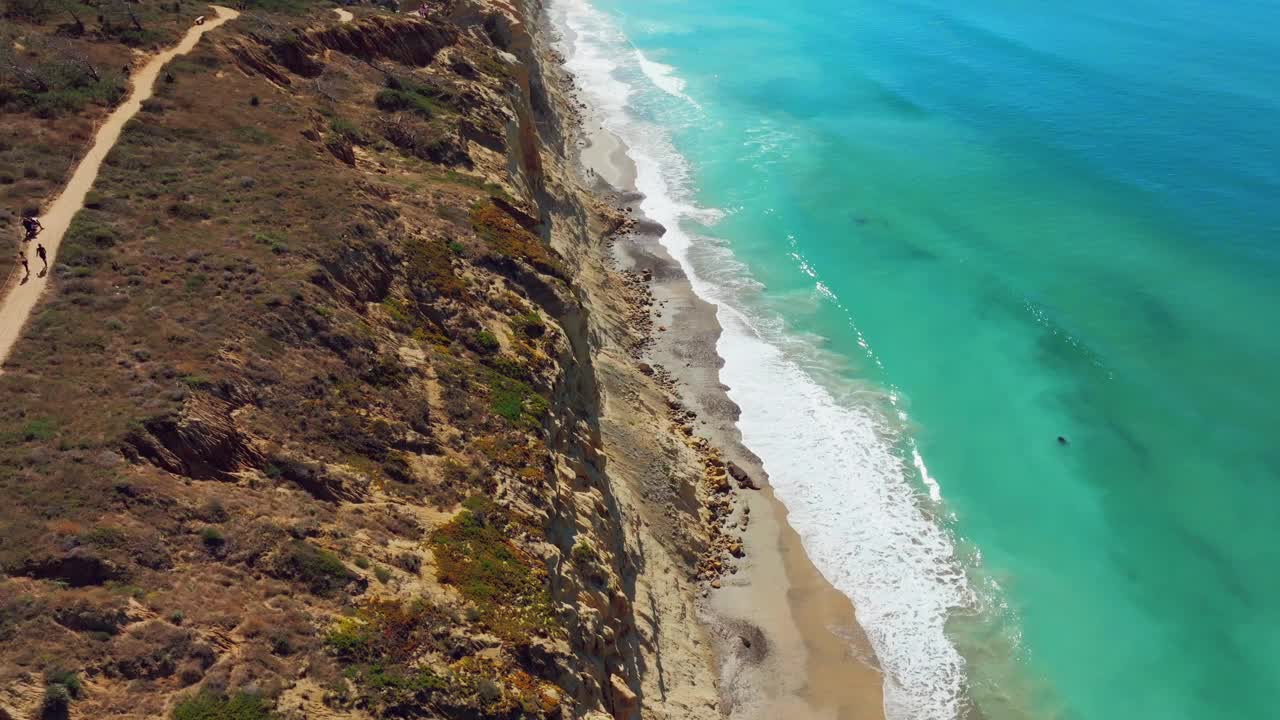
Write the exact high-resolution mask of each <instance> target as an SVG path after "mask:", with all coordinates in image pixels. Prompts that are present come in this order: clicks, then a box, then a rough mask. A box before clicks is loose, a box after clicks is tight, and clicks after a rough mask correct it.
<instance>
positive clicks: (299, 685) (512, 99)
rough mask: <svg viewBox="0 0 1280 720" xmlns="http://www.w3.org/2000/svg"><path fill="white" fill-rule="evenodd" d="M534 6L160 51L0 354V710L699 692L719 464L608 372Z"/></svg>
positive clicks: (680, 707) (606, 698) (371, 711)
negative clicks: (88, 196)
mask: <svg viewBox="0 0 1280 720" xmlns="http://www.w3.org/2000/svg"><path fill="white" fill-rule="evenodd" d="M539 13H540V7H539V6H538V4H537V3H536V2H534V1H533V0H530V1H529V2H526V3H523V4H509V3H504V2H498V1H497V0H465V1H452V2H430V3H428V4H427V5H426V6H424V9H423V10H422V11H420V12H419V13H417V14H414V15H410V16H384V15H381V14H375V13H373V11H369V12H368V13H366V14H367V15H368V16H362V17H358V18H357V19H356V20H355V21H353V22H351V23H346V24H337V23H336V21H335V20H334V19H332V18H331V17H330V16H328V15H327V13H319V12H317V13H313V14H312V15H310V16H306V17H305V19H302V20H299V19H297V18H290V17H279V16H269V15H265V14H261V13H259V14H254V13H246V15H245V17H244V18H242V19H241V20H240V21H238V22H236V23H233V24H230V25H228V26H226V32H225V33H224V34H223V35H222V37H221V38H220V39H219V40H218V41H216V42H214V43H210V44H208V45H206V46H205V47H203V48H201V49H199V50H198V51H197V52H196V53H195V54H194V55H193V56H191V58H190V59H188V60H184V61H182V63H181V64H180V65H179V66H177V67H175V68H174V82H172V83H169V84H167V85H166V86H165V87H164V88H162V89H161V91H160V92H159V93H158V95H157V97H156V99H154V100H153V101H150V103H149V107H148V108H147V109H146V112H144V113H143V119H142V120H141V121H140V122H137V123H135V124H134V125H132V126H131V127H130V128H129V129H128V130H127V132H126V134H125V136H124V138H123V139H122V141H121V144H120V145H119V146H118V147H117V149H116V150H115V151H114V152H113V153H112V156H111V158H110V159H109V160H108V163H107V166H108V167H107V168H105V169H104V172H103V175H102V176H101V178H100V180H99V182H98V184H97V185H96V186H95V191H94V197H93V198H92V202H91V203H90V205H89V208H88V209H87V210H86V211H85V212H84V213H82V215H81V216H80V217H79V218H78V219H77V221H76V225H75V226H74V227H73V230H72V232H71V233H70V234H69V236H68V238H67V240H66V241H65V245H64V247H65V250H64V252H63V256H62V257H61V258H60V264H59V266H58V267H57V268H56V269H55V273H56V274H57V276H58V281H57V285H56V289H55V291H54V292H53V293H52V294H51V296H50V297H49V298H48V299H47V300H46V302H45V304H44V306H43V307H42V308H41V309H40V311H39V315H38V316H37V317H36V318H34V320H33V322H32V324H31V326H30V327H29V329H28V331H27V334H26V336H25V337H24V338H23V340H22V341H21V342H20V344H19V346H18V347H17V349H16V350H15V352H14V355H13V357H12V358H11V360H10V364H9V367H8V368H7V369H6V373H5V375H3V376H0V393H3V394H4V396H5V403H4V410H3V411H0V422H2V424H3V433H2V435H3V451H2V452H0V468H2V471H3V475H2V483H0V497H2V498H3V506H2V507H0V527H2V528H3V533H2V535H3V538H4V540H3V544H0V563H2V564H3V570H4V572H5V573H6V575H5V577H4V578H3V580H0V638H3V640H4V645H3V650H0V687H2V688H4V689H3V690H0V717H4V716H5V714H6V713H7V714H8V715H9V716H12V717H29V716H33V715H38V714H40V713H42V712H43V713H46V714H49V713H52V714H53V715H52V716H56V715H57V714H58V713H63V712H69V714H70V715H71V716H72V717H165V716H169V715H171V714H175V713H176V716H179V717H183V716H184V715H182V713H184V712H185V713H194V712H196V711H200V710H201V709H202V708H203V709H206V710H208V711H209V712H212V713H225V714H224V715H217V714H212V715H188V716H189V717H223V716H225V717H232V715H231V714H230V713H231V712H233V711H236V712H241V711H243V713H245V714H240V715H235V717H269V716H270V715H271V713H277V714H279V715H280V716H283V717H298V718H303V717H305V718H324V717H333V718H336V717H350V718H359V717H387V716H403V717H467V718H471V717H587V716H593V715H594V716H602V715H608V716H612V717H615V718H638V717H655V718H657V717H671V718H690V717H712V716H715V715H717V712H716V710H715V694H714V693H715V689H714V680H713V677H714V674H713V672H712V669H711V667H710V664H711V663H710V660H709V659H708V655H707V651H706V644H705V642H703V641H702V639H701V630H700V628H699V627H698V625H697V622H696V620H695V615H696V613H695V609H694V596H695V593H696V588H695V586H694V585H693V580H692V578H693V576H694V575H695V574H696V573H697V572H699V571H701V572H702V573H703V575H704V577H705V576H708V574H709V573H711V572H713V570H711V569H709V564H708V563H710V562H714V558H715V556H716V554H717V553H721V552H729V551H731V550H732V548H731V547H730V546H729V545H727V544H726V543H725V542H723V540H722V539H717V537H716V531H715V530H714V527H715V523H714V519H715V516H716V512H717V511H716V508H717V503H723V500H718V499H717V498H719V497H720V496H722V495H723V494H724V493H725V492H727V491H728V485H727V481H725V480H724V478H725V472H724V468H723V465H722V464H718V460H717V459H716V457H715V453H714V451H712V450H710V449H709V448H707V447H706V446H705V444H704V443H700V441H697V440H696V439H695V438H693V437H692V433H691V432H690V431H689V430H688V418H686V417H684V416H683V415H682V414H681V411H680V409H679V408H678V406H677V405H675V404H674V403H673V401H672V399H671V396H670V394H669V393H668V392H667V390H665V389H663V388H662V387H661V386H660V384H659V383H658V381H657V380H655V378H653V377H651V376H650V375H651V373H650V374H646V373H645V372H643V371H642V368H639V367H637V366H636V365H635V363H634V362H632V361H631V360H630V358H629V355H628V352H629V348H630V347H632V346H633V345H635V344H636V343H639V342H642V340H643V337H644V333H645V332H646V329H645V328H644V327H643V323H639V324H637V322H636V313H637V310H636V308H637V307H640V308H642V307H643V304H644V302H645V301H646V298H645V291H644V288H643V283H640V282H639V281H638V279H637V278H629V277H624V276H622V275H619V274H617V273H615V272H614V271H612V270H611V269H610V268H609V266H608V263H607V262H606V260H605V257H606V256H607V253H605V252H603V249H604V248H605V247H606V243H607V241H608V238H609V237H610V236H611V234H613V233H616V232H618V231H620V230H622V229H625V227H626V226H627V220H626V219H625V216H624V214H622V213H620V212H618V211H617V210H615V209H613V208H611V207H609V206H608V205H606V204H603V203H601V202H599V201H597V200H596V199H594V198H593V197H591V196H590V195H589V194H588V193H586V192H584V191H583V190H582V188H581V186H580V182H579V180H578V173H577V170H576V169H575V168H574V167H573V165H572V162H571V154H570V147H569V145H570V143H571V141H572V138H573V137H574V134H573V133H574V127H573V119H572V110H571V109H572V102H573V101H572V98H571V97H570V95H569V94H568V90H567V85H566V83H567V78H564V77H562V76H561V74H560V73H561V71H560V70H559V68H558V67H556V66H555V63H554V56H553V54H552V53H551V51H550V49H549V43H548V39H547V38H546V36H545V31H544V30H540V29H538V27H537V23H538V22H539V17H540V15H539ZM321 18H323V19H321ZM33 388H35V389H34V390H33ZM658 490H660V493H658V494H659V495H660V497H656V498H655V497H647V495H649V494H651V493H654V492H656V491H658ZM699 563H701V565H699ZM59 688H61V689H59ZM59 693H61V695H60V696H59V697H53V696H54V695H59ZM61 696H66V697H61ZM50 698H52V699H50ZM254 713H256V714H254Z"/></svg>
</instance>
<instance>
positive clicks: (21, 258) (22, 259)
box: [18, 251, 31, 282]
mask: <svg viewBox="0 0 1280 720" xmlns="http://www.w3.org/2000/svg"><path fill="white" fill-rule="evenodd" d="M18 260H19V261H20V262H21V263H22V271H23V272H25V273H26V275H24V276H23V277H22V282H26V281H27V278H30V277H31V266H30V265H28V264H27V254H26V253H24V252H21V251H19V252H18Z"/></svg>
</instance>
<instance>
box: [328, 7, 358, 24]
mask: <svg viewBox="0 0 1280 720" xmlns="http://www.w3.org/2000/svg"><path fill="white" fill-rule="evenodd" d="M333 11H334V12H335V13H337V14H338V21H339V22H351V20H352V19H353V18H355V15H352V14H351V11H350V10H343V9H342V8H334V9H333Z"/></svg>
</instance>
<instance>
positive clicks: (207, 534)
mask: <svg viewBox="0 0 1280 720" xmlns="http://www.w3.org/2000/svg"><path fill="white" fill-rule="evenodd" d="M200 541H201V542H203V543H204V545H205V547H207V548H209V549H210V550H215V549H217V548H220V547H222V546H223V545H225V544H227V539H226V538H224V537H223V536H222V533H221V532H219V530H218V528H212V527H207V528H204V529H203V530H201V531H200Z"/></svg>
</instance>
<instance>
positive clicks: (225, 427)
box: [124, 392, 262, 480]
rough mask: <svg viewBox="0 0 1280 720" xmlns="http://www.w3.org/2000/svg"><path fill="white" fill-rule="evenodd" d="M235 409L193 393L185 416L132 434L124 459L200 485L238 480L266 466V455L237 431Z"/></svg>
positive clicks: (178, 415) (162, 419) (161, 419)
mask: <svg viewBox="0 0 1280 720" xmlns="http://www.w3.org/2000/svg"><path fill="white" fill-rule="evenodd" d="M232 409H233V405H232V404H231V403H230V402H228V401H226V400H222V399H220V398H217V397H214V396H212V395H209V394H206V393H201V392H196V393H192V394H191V395H190V396H189V397H188V398H187V400H186V401H185V402H184V403H183V406H182V409H181V410H180V411H179V412H177V413H175V414H173V415H165V416H162V417H157V418H152V419H151V420H148V421H147V422H145V423H144V424H143V428H142V429H141V430H137V431H134V432H132V433H130V434H129V436H128V437H127V438H126V440H125V442H126V446H125V448H124V454H125V456H126V457H128V458H129V459H131V460H134V461H135V462H137V461H147V462H151V463H153V464H154V465H156V466H157V467H160V468H162V469H164V470H167V471H169V472H171V473H173V474H175V475H182V476H184V477H189V478H192V479H195V480H232V479H234V477H235V473H237V472H239V471H241V470H245V469H248V468H256V467H259V466H261V465H262V454H261V453H260V452H259V451H258V449H257V448H256V447H255V446H254V444H253V442H252V440H250V438H249V437H247V436H246V435H245V434H244V433H243V432H241V430H240V429H239V428H238V427H237V426H236V422H235V419H234V418H233V417H232V413H231V411H232Z"/></svg>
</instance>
